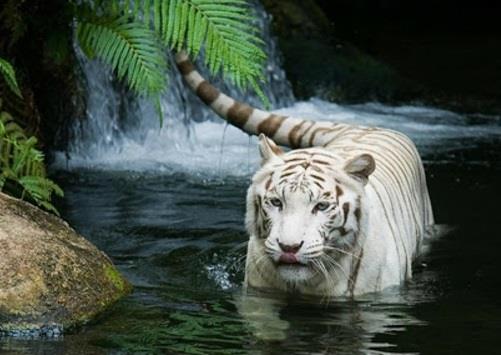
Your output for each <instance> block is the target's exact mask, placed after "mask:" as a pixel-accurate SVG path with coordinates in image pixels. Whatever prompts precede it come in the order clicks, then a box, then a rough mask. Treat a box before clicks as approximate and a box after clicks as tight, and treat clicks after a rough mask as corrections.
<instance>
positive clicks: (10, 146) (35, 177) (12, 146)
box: [0, 101, 63, 214]
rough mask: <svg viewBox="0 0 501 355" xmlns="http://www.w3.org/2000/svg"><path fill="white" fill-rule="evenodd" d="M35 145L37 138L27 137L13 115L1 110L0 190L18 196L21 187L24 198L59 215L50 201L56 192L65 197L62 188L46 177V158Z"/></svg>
mask: <svg viewBox="0 0 501 355" xmlns="http://www.w3.org/2000/svg"><path fill="white" fill-rule="evenodd" d="M0 108H1V101H0ZM36 144H37V140H36V138H35V137H27V136H26V135H25V133H24V131H23V129H22V128H21V127H20V126H19V125H17V124H16V123H15V122H14V120H13V118H12V116H11V115H9V114H8V113H7V112H2V111H0V169H1V170H0V191H4V190H5V191H6V192H8V193H10V194H12V195H16V192H17V191H19V190H20V192H21V193H20V195H21V196H20V197H21V198H27V199H28V200H30V201H33V202H35V203H36V204H37V205H39V206H41V207H43V208H45V209H46V210H49V211H52V212H54V213H56V214H58V212H57V210H56V208H55V207H54V206H53V205H52V204H51V203H50V201H51V197H52V194H53V193H55V194H56V195H58V196H63V191H62V190H61V188H60V187H59V186H58V185H57V184H56V183H54V182H53V181H51V180H50V179H48V178H47V177H46V172H45V165H44V157H43V154H42V152H40V151H39V150H38V149H36Z"/></svg>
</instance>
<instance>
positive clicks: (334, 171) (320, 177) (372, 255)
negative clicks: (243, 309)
mask: <svg viewBox="0 0 501 355" xmlns="http://www.w3.org/2000/svg"><path fill="white" fill-rule="evenodd" d="M176 62H177V65H178V68H179V70H180V71H181V73H182V74H183V76H184V78H185V80H186V82H187V83H188V85H189V86H190V87H191V88H192V89H193V90H194V91H195V92H196V93H197V95H198V96H199V97H200V98H201V99H202V101H204V102H205V103H206V104H207V105H210V107H211V108H212V109H213V110H214V111H215V112H217V113H218V114H219V115H220V116H221V117H223V118H225V119H226V120H227V121H228V122H229V123H231V124H233V125H235V126H237V127H239V128H241V129H242V130H244V131H245V132H247V133H249V134H259V135H260V142H259V149H260V153H261V156H262V167H261V169H260V170H259V171H257V172H256V174H255V175H254V177H253V179H252V184H251V186H250V187H249V190H248V193H247V213H246V226H247V230H248V233H249V235H250V240H249V243H248V251H247V260H246V272H245V285H246V286H250V287H255V288H258V289H273V290H281V291H284V292H287V293H288V292H299V293H302V294H308V295H322V296H341V295H344V296H354V295H360V294H364V293H369V292H375V291H380V290H382V289H384V288H386V287H388V286H392V285H398V284H400V283H401V282H402V281H404V280H407V279H410V278H411V277H412V261H413V260H414V259H415V257H416V256H417V255H418V254H419V250H420V245H421V242H422V239H423V237H424V234H425V230H426V228H427V227H428V226H430V225H432V224H433V213H432V208H431V203H430V198H429V195H428V189H427V186H426V179H425V174H424V169H423V165H422V162H421V159H420V157H419V154H418V152H417V150H416V147H415V146H414V144H413V143H412V141H411V140H410V139H409V138H408V137H407V136H405V135H403V134H401V133H398V132H395V131H392V130H387V129H382V128H369V127H362V126H353V125H347V124H342V123H332V122H315V121H310V120H303V119H298V118H293V117H286V116H280V115H276V114H273V113H269V112H266V111H262V110H258V109H254V108H252V107H250V106H248V105H246V104H243V103H240V102H237V101H236V100H234V99H232V98H230V97H228V96H226V95H225V94H223V93H220V92H219V91H218V90H217V89H216V88H214V87H213V86H212V85H211V84H209V83H208V82H207V81H205V80H204V78H203V77H202V76H201V75H200V74H199V73H198V72H197V71H196V70H195V67H194V66H193V64H192V63H191V62H190V61H189V60H188V57H187V56H186V54H185V53H178V54H177V55H176ZM267 137H269V138H271V139H273V141H274V142H277V143H278V144H280V145H285V146H289V147H291V148H297V149H294V150H291V151H289V152H287V153H284V152H283V151H282V150H281V149H280V148H279V147H278V146H277V145H276V144H275V143H274V142H273V141H272V140H271V139H269V138H267Z"/></svg>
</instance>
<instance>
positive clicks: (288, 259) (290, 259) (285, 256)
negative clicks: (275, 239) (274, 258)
mask: <svg viewBox="0 0 501 355" xmlns="http://www.w3.org/2000/svg"><path fill="white" fill-rule="evenodd" d="M278 261H279V262H281V263H283V264H297V263H298V262H299V261H298V260H297V258H296V255H295V254H293V253H282V255H280V259H279V260H278Z"/></svg>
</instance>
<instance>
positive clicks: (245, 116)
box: [176, 52, 345, 148]
mask: <svg viewBox="0 0 501 355" xmlns="http://www.w3.org/2000/svg"><path fill="white" fill-rule="evenodd" d="M176 63H177V67H178V69H179V71H180V72H181V74H182V75H183V77H184V79H185V80H186V82H187V83H188V85H189V86H190V88H191V89H192V90H193V91H194V92H195V93H196V94H197V95H198V97H200V99H201V100H202V101H203V102H204V103H205V104H206V105H209V106H210V107H211V108H212V110H214V111H215V112H216V113H217V114H218V115H219V116H221V117H222V118H224V119H225V120H226V121H228V122H229V123H231V124H232V125H234V126H236V127H238V128H240V129H241V130H243V131H244V132H247V133H249V134H255V135H259V134H260V133H263V134H265V135H266V136H267V137H269V138H271V139H273V140H274V141H275V142H276V143H277V144H280V145H284V146H289V147H291V148H308V147H312V146H323V145H325V144H328V142H329V141H331V140H333V139H335V136H337V135H338V133H340V132H339V131H340V130H341V131H342V128H344V126H345V125H343V124H335V123H331V122H315V121H310V120H303V119H298V118H294V117H289V116H282V115H277V114H274V113H271V112H268V111H263V110H259V109H257V108H253V107H251V106H249V105H247V104H244V103H242V102H239V101H237V100H235V99H233V98H231V97H229V96H227V95H225V94H223V93H222V92H220V91H219V90H218V89H216V88H215V87H214V86H212V85H211V84H210V83H209V82H208V81H207V80H205V79H204V78H203V77H202V76H201V75H200V73H199V72H198V71H197V70H196V68H195V66H194V65H193V63H192V62H191V61H190V59H189V57H188V55H187V54H186V53H185V52H179V53H177V54H176Z"/></svg>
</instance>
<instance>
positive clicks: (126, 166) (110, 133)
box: [54, 1, 501, 175]
mask: <svg viewBox="0 0 501 355" xmlns="http://www.w3.org/2000/svg"><path fill="white" fill-rule="evenodd" d="M253 8H254V10H255V11H256V14H257V16H256V17H257V18H258V19H259V23H258V24H257V25H258V26H259V27H260V28H261V29H262V34H263V38H264V39H265V42H266V50H267V53H268V57H269V60H268V63H267V66H266V74H267V79H268V85H267V86H266V88H265V94H266V95H267V96H268V98H269V99H270V101H271V103H272V107H273V108H274V109H278V111H279V112H281V113H285V114H289V115H294V116H297V117H304V118H309V119H315V120H330V121H338V122H348V123H354V124H363V125H375V126H383V127H388V128H392V129H395V130H399V131H402V132H404V133H406V134H408V135H409V136H411V138H413V139H414V140H415V141H416V143H417V144H418V148H419V149H420V150H421V152H422V153H423V154H424V155H425V156H426V155H427V154H429V153H436V152H437V151H442V152H446V151H447V150H449V149H454V148H455V147H458V146H459V147H464V144H465V143H469V144H472V142H474V138H475V137H480V136H486V135H491V136H492V135H499V134H501V127H500V125H499V119H498V118H492V117H484V116H477V117H476V118H474V119H475V121H476V122H475V124H471V122H470V120H471V117H465V116H462V115H458V114H455V113H453V112H449V111H445V110H440V109H435V108H429V107H422V106H400V107H391V106H386V105H382V104H378V103H367V104H362V105H350V106H346V105H337V104H334V103H329V102H326V101H323V100H320V99H311V100H309V101H306V102H295V100H294V97H293V94H292V91H291V87H290V84H289V83H288V82H287V79H286V77H285V73H284V71H283V70H282V69H281V66H280V56H279V52H278V49H277V45H276V42H275V41H274V39H273V37H272V36H271V34H270V29H269V27H270V26H269V23H270V20H271V19H270V16H269V15H268V14H267V13H266V12H265V11H264V9H263V7H262V6H261V5H260V3H259V2H258V1H254V2H253ZM76 51H77V56H78V58H79V60H80V64H81V67H82V72H83V74H84V79H85V85H86V88H87V118H86V120H83V121H76V122H75V123H74V124H73V127H72V132H71V137H72V138H71V141H70V143H69V147H68V151H67V152H65V153H63V152H56V154H55V156H56V159H55V163H54V164H55V166H56V168H63V169H68V168H69V169H73V168H90V169H106V170H139V171H144V170H148V171H161V172H173V171H189V172H190V173H200V174H203V175H213V174H218V175H219V174H223V175H227V174H230V175H248V174H249V173H250V172H251V171H253V170H254V167H255V166H257V161H258V157H257V151H256V150H255V142H256V139H255V138H249V137H248V136H247V135H246V134H245V133H243V132H241V131H239V130H238V129H236V128H234V127H231V126H228V127H226V124H225V123H224V122H223V121H222V120H221V119H219V118H217V117H216V115H215V114H214V113H212V112H211V111H210V110H209V109H208V108H207V107H206V106H205V105H204V104H203V103H201V102H200V101H199V100H198V98H197V97H195V96H194V95H193V94H192V93H191V92H189V90H188V89H187V88H186V86H185V85H184V83H183V82H182V79H181V77H180V75H179V74H178V73H177V71H176V70H172V75H171V77H170V80H169V88H168V90H167V92H166V94H165V95H163V97H162V102H161V104H162V109H163V112H164V115H165V117H164V126H163V127H162V128H160V127H159V120H158V117H157V115H156V113H155V111H154V110H153V108H152V106H151V104H150V103H149V102H148V101H145V100H141V99H136V98H134V97H133V96H132V95H130V94H126V93H125V92H124V90H121V89H120V87H119V85H117V84H116V83H115V82H114V80H113V76H112V74H111V72H110V71H109V70H108V69H107V68H106V67H105V66H104V65H103V64H101V63H99V62H97V61H89V60H87V59H86V58H85V57H84V56H83V55H82V53H81V52H80V50H79V49H78V48H76ZM170 61H171V66H172V67H173V68H174V63H173V61H172V58H171V57H170ZM199 68H201V69H202V71H203V65H199ZM203 74H204V75H205V76H206V77H207V76H208V73H206V72H204V73H203ZM213 82H214V84H215V85H216V86H217V87H219V88H220V89H221V90H222V91H224V92H226V93H228V94H230V95H231V96H233V97H235V98H238V99H240V100H241V101H244V102H248V103H250V104H252V105H254V106H260V104H261V103H260V101H259V99H258V98H257V97H256V96H255V95H251V94H248V93H247V94H245V93H242V92H240V91H238V90H237V89H235V88H234V87H232V86H231V85H228V84H226V83H224V82H223V81H221V80H220V79H219V80H218V79H215V80H213Z"/></svg>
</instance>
